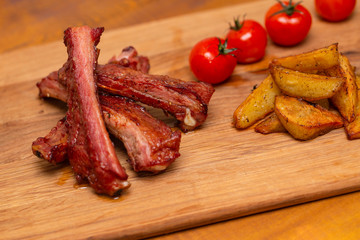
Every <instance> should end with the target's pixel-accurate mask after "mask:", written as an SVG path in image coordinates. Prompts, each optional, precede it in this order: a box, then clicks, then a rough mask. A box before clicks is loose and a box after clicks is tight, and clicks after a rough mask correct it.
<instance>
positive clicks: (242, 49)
mask: <svg viewBox="0 0 360 240" xmlns="http://www.w3.org/2000/svg"><path fill="white" fill-rule="evenodd" d="M226 38H227V39H228V47H229V48H236V49H237V50H236V51H234V53H233V54H234V55H235V56H236V59H237V62H238V63H252V62H256V61H259V60H260V59H262V58H263V57H264V55H265V49H266V45H267V33H266V31H265V29H264V28H263V27H262V26H261V25H260V24H259V23H258V22H256V21H254V20H243V21H242V22H241V23H240V22H239V19H235V20H234V26H231V25H230V30H229V32H228V34H227V36H226Z"/></svg>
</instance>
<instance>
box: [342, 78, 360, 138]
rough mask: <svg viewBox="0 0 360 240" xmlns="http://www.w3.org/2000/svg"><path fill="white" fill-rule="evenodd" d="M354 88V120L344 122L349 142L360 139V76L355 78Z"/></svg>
mask: <svg viewBox="0 0 360 240" xmlns="http://www.w3.org/2000/svg"><path fill="white" fill-rule="evenodd" d="M356 86H357V94H358V100H357V103H356V108H355V120H354V121H352V122H350V123H349V122H347V121H346V122H345V131H346V134H347V136H348V139H350V140H353V139H358V138H360V98H359V96H360V76H356Z"/></svg>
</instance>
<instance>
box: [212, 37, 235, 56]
mask: <svg viewBox="0 0 360 240" xmlns="http://www.w3.org/2000/svg"><path fill="white" fill-rule="evenodd" d="M218 39H219V45H218V50H219V54H218V55H217V56H219V55H231V56H234V54H231V53H232V52H234V51H236V50H237V48H227V39H225V42H224V44H222V43H221V39H220V38H218Z"/></svg>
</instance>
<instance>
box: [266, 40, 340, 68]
mask: <svg viewBox="0 0 360 240" xmlns="http://www.w3.org/2000/svg"><path fill="white" fill-rule="evenodd" d="M272 63H273V64H275V65H280V66H283V67H285V68H290V69H292V70H296V71H300V72H307V73H316V72H317V71H319V70H323V69H328V68H332V67H333V66H335V65H339V50H338V44H337V43H334V44H332V45H330V46H328V47H324V48H320V49H316V50H313V51H310V52H306V53H301V54H297V55H292V56H288V57H282V58H276V59H274V60H273V61H272Z"/></svg>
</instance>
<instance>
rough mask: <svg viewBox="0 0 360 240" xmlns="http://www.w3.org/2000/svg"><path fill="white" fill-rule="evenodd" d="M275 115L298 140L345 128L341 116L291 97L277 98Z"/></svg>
mask: <svg viewBox="0 0 360 240" xmlns="http://www.w3.org/2000/svg"><path fill="white" fill-rule="evenodd" d="M275 113H276V115H277V117H278V118H279V120H280V122H281V124H282V125H283V126H284V127H285V129H286V130H287V131H288V132H289V133H290V134H291V135H292V136H293V137H294V138H295V139H298V140H310V139H313V138H316V137H317V136H320V135H323V134H325V133H327V132H329V131H331V130H333V129H336V128H340V127H342V126H343V121H342V118H341V117H340V116H339V115H337V114H335V113H333V112H330V111H329V110H326V109H325V108H323V107H321V106H319V105H312V104H309V103H308V102H306V101H304V100H299V99H297V98H294V97H289V96H277V97H276V98H275Z"/></svg>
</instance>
